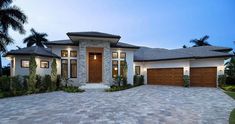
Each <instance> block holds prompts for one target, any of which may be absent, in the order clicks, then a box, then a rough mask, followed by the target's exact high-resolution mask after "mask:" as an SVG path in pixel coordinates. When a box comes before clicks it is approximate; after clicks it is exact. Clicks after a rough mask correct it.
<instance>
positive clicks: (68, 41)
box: [44, 39, 76, 45]
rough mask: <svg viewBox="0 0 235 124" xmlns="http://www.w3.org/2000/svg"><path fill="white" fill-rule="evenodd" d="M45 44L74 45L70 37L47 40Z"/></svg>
mask: <svg viewBox="0 0 235 124" xmlns="http://www.w3.org/2000/svg"><path fill="white" fill-rule="evenodd" d="M44 44H45V45H76V44H75V43H74V42H72V41H71V40H70V39H66V40H56V41H49V42H46V43H44Z"/></svg>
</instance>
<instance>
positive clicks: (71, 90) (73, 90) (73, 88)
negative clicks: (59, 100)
mask: <svg viewBox="0 0 235 124" xmlns="http://www.w3.org/2000/svg"><path fill="white" fill-rule="evenodd" d="M63 91H65V92H68V93H77V92H84V91H85V90H82V89H80V88H79V87H76V86H67V87H64V88H63Z"/></svg>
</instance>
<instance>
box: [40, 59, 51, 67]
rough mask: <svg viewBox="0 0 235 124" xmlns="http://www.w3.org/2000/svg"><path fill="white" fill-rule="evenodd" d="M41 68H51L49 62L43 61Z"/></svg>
mask: <svg viewBox="0 0 235 124" xmlns="http://www.w3.org/2000/svg"><path fill="white" fill-rule="evenodd" d="M40 68H49V61H45V60H41V61H40Z"/></svg>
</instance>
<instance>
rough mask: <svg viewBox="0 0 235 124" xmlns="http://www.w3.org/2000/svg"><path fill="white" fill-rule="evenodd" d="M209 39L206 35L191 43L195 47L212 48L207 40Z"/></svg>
mask: <svg viewBox="0 0 235 124" xmlns="http://www.w3.org/2000/svg"><path fill="white" fill-rule="evenodd" d="M207 39H209V36H208V35H206V36H204V37H202V38H200V39H193V40H191V41H190V43H194V44H195V45H193V47H199V46H211V45H210V44H209V43H208V42H207V41H206V40H207Z"/></svg>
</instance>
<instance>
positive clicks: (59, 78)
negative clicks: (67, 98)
mask: <svg viewBox="0 0 235 124" xmlns="http://www.w3.org/2000/svg"><path fill="white" fill-rule="evenodd" d="M61 83H62V79H61V76H60V75H57V80H56V90H59V89H60V88H61V87H62V86H63V85H62V84H61Z"/></svg>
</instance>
